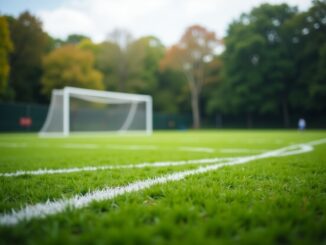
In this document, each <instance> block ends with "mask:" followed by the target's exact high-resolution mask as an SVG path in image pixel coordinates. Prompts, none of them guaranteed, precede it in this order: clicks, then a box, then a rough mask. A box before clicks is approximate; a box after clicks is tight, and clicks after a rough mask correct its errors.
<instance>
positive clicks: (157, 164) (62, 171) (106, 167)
mask: <svg viewBox="0 0 326 245" xmlns="http://www.w3.org/2000/svg"><path fill="white" fill-rule="evenodd" d="M235 159H237V157H233V158H207V159H198V160H184V161H166V162H153V163H149V162H145V163H138V164H128V165H104V166H86V167H80V168H78V167H76V168H61V169H37V170H18V171H16V172H8V173H0V177H17V176H21V175H44V174H66V173H74V172H90V171H97V170H110V169H130V168H147V167H171V166H180V165H190V164H209V163H218V162H224V161H232V160H235Z"/></svg>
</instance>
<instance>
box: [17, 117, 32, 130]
mask: <svg viewBox="0 0 326 245" xmlns="http://www.w3.org/2000/svg"><path fill="white" fill-rule="evenodd" d="M19 125H20V126H22V127H26V128H28V127H30V126H31V125H32V118H30V117H21V118H19Z"/></svg>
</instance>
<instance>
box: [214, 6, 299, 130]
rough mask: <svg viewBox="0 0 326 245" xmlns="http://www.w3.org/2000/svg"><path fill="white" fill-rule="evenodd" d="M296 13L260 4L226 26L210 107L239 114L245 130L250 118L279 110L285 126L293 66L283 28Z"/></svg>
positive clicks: (287, 122) (290, 50)
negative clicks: (217, 82) (219, 75)
mask: <svg viewBox="0 0 326 245" xmlns="http://www.w3.org/2000/svg"><path fill="white" fill-rule="evenodd" d="M296 13H297V9H296V8H293V7H290V6H288V5H287V4H281V5H270V4H262V5H261V6H259V7H257V8H254V9H253V10H252V11H251V12H250V13H248V14H243V15H242V16H241V17H240V19H239V20H236V21H234V22H233V23H232V24H231V25H230V26H229V29H228V34H227V37H226V38H225V39H224V43H225V52H224V53H223V56H222V61H223V72H222V77H223V83H221V86H219V88H218V91H217V94H218V95H217V96H216V97H215V98H216V99H215V101H212V102H211V106H210V107H211V108H212V107H214V106H212V104H214V103H215V108H216V109H218V110H221V111H224V112H228V113H230V112H233V113H237V114H239V113H242V112H244V113H245V114H246V115H247V125H248V127H251V126H252V125H253V119H252V118H253V114H257V113H259V114H265V113H278V111H279V110H281V111H282V115H283V120H284V126H285V127H288V126H289V96H290V93H291V91H293V87H294V86H295V85H294V84H293V82H294V76H295V66H294V62H293V55H294V50H293V46H292V45H291V44H290V43H289V42H288V36H287V35H288V34H287V30H286V23H287V21H289V20H291V19H292V18H293V16H295V15H296ZM279 108H280V109H279Z"/></svg>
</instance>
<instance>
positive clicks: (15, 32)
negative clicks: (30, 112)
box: [9, 12, 48, 101]
mask: <svg viewBox="0 0 326 245" xmlns="http://www.w3.org/2000/svg"><path fill="white" fill-rule="evenodd" d="M9 27H10V35H11V39H12V41H13V44H14V47H15V49H14V52H13V53H12V55H11V57H10V66H11V69H10V83H11V86H12V88H13V89H14V91H15V99H16V100H17V101H40V100H41V99H42V96H41V94H40V90H41V85H40V80H41V76H42V57H43V55H44V52H45V50H46V45H47V40H48V39H47V35H46V34H45V33H44V32H43V30H42V23H41V22H40V20H39V19H37V18H36V17H35V16H33V15H31V14H30V13H29V12H24V13H22V14H20V15H19V17H18V18H17V19H14V18H10V21H9Z"/></svg>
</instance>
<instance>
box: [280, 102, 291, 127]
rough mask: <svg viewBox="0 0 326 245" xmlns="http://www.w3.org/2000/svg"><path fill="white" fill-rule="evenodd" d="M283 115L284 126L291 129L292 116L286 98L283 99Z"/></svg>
mask: <svg viewBox="0 0 326 245" xmlns="http://www.w3.org/2000/svg"><path fill="white" fill-rule="evenodd" d="M282 113H283V125H284V128H289V127H290V114H289V107H288V103H287V100H286V98H283V99H282Z"/></svg>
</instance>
